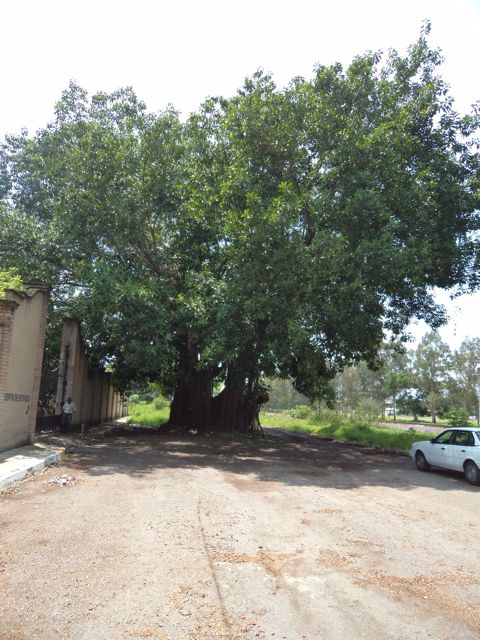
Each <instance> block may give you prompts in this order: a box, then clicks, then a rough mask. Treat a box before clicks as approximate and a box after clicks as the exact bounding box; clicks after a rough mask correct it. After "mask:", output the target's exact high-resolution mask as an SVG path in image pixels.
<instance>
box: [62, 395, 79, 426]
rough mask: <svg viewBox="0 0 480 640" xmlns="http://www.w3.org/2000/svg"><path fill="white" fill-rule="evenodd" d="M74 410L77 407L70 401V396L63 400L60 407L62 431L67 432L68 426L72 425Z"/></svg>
mask: <svg viewBox="0 0 480 640" xmlns="http://www.w3.org/2000/svg"><path fill="white" fill-rule="evenodd" d="M76 410H77V407H76V406H75V403H74V402H72V399H71V398H67V401H66V402H64V404H63V407H62V425H63V429H64V431H66V432H67V433H68V432H69V431H70V427H71V426H72V422H73V414H74V413H75V411H76Z"/></svg>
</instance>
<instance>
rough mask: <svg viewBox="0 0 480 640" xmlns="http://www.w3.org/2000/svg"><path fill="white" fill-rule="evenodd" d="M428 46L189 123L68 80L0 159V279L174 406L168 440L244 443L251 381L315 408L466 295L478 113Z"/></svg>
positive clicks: (321, 71)
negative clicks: (187, 432)
mask: <svg viewBox="0 0 480 640" xmlns="http://www.w3.org/2000/svg"><path fill="white" fill-rule="evenodd" d="M426 31H428V28H427V29H426V30H425V33H422V35H421V37H420V39H419V40H418V42H417V43H415V44H414V45H413V46H412V47H411V48H410V49H409V52H408V54H407V55H406V56H405V57H400V56H399V55H398V54H397V53H395V52H391V53H390V54H389V56H388V57H387V59H386V60H382V58H381V56H380V55H379V54H366V55H364V56H360V57H358V58H356V59H355V60H354V61H353V62H352V64H351V65H350V66H349V67H348V68H347V69H345V70H344V69H343V68H342V67H341V66H340V65H334V66H331V67H319V68H318V69H317V70H316V72H315V75H314V78H313V79H312V80H311V81H306V80H303V79H296V80H294V81H293V82H292V83H291V85H290V86H289V87H287V88H286V89H281V90H280V89H278V88H277V87H276V86H275V84H274V83H273V81H272V79H271V78H270V77H269V76H265V75H263V74H262V73H257V74H255V75H254V76H253V77H252V78H251V79H248V80H247V81H246V82H245V85H244V86H243V87H242V89H241V90H240V91H239V92H238V94H237V95H236V96H234V97H233V98H231V99H228V100H227V99H223V98H213V99H210V100H208V101H206V103H205V104H204V105H203V106H202V107H201V109H200V110H199V111H198V113H196V114H193V115H192V116H191V117H190V118H189V119H188V120H187V121H185V122H182V121H181V120H180V119H179V117H178V115H177V114H176V113H175V112H174V111H173V110H169V111H166V112H164V113H160V114H150V113H148V112H147V111H146V108H145V106H144V105H143V104H142V103H141V102H139V101H138V99H137V98H136V96H135V95H134V94H133V92H132V91H131V90H122V91H119V92H115V93H114V94H111V95H107V94H98V95H95V96H93V98H92V99H91V100H89V99H88V96H87V95H86V94H85V92H84V91H82V90H81V89H80V88H79V87H77V86H76V85H74V84H72V85H71V86H70V88H69V90H68V91H66V92H65V94H64V95H63V97H62V100H61V101H60V102H59V104H58V105H57V109H56V118H55V120H54V122H53V123H51V124H50V125H49V126H48V127H47V128H45V129H44V130H42V131H39V132H38V133H37V134H36V135H35V136H34V137H29V136H28V135H27V134H22V135H21V136H18V137H10V138H8V139H7V140H6V142H5V144H4V145H3V148H2V168H1V174H0V176H1V177H0V189H1V192H2V195H3V202H4V205H5V206H4V209H3V210H2V213H1V216H2V219H1V221H0V222H1V226H0V234H1V238H2V249H1V251H0V266H2V267H11V266H16V267H18V268H19V269H20V271H21V273H22V275H24V277H32V276H35V277H37V278H38V277H42V278H47V279H49V280H51V281H53V282H54V283H55V284H56V295H57V296H58V302H59V304H60V303H61V304H64V305H66V307H68V308H69V309H70V311H71V313H75V314H77V315H78V316H80V317H81V318H82V319H83V320H84V323H85V334H86V337H87V338H88V342H89V345H90V347H91V350H92V353H93V354H94V355H96V356H97V357H98V359H99V360H102V361H108V362H109V363H110V365H111V366H112V367H113V369H114V371H115V375H116V379H117V381H118V384H119V385H123V386H124V387H128V384H129V382H130V381H132V380H135V379H150V380H157V381H160V382H161V383H162V384H163V386H164V388H165V389H166V390H168V391H169V392H171V393H172V394H173V401H172V406H171V416H170V423H171V424H172V425H174V426H180V427H189V428H191V427H195V428H199V429H208V428H224V429H228V428H231V429H236V430H245V429H252V428H255V426H256V425H257V423H258V409H259V406H260V404H261V403H262V402H264V401H265V400H266V392H265V389H264V386H263V383H262V379H263V376H265V375H267V376H275V375H276V376H280V377H291V378H292V379H293V381H294V384H295V386H296V388H297V389H298V390H299V391H300V392H302V393H304V394H305V395H307V396H310V397H315V398H319V397H321V395H322V393H323V390H324V389H326V388H327V383H328V381H329V380H330V379H331V378H332V376H333V375H334V374H335V373H336V371H338V370H340V369H342V368H343V367H344V366H346V365H348V364H350V363H352V362H355V361H358V360H360V359H365V360H367V361H368V362H370V363H372V364H373V363H374V362H375V360H376V353H377V349H378V347H379V345H380V343H381V342H382V340H383V338H384V333H385V331H387V332H389V334H390V335H391V336H393V337H395V338H398V337H400V338H401V337H402V336H403V335H404V332H405V327H406V325H407V324H408V322H409V321H410V320H411V319H412V318H413V317H417V318H423V319H425V320H427V322H429V323H430V324H431V325H432V326H434V327H435V326H437V325H438V324H439V323H441V322H442V320H443V319H444V317H443V313H442V309H441V308H438V307H436V306H435V304H434V303H433V300H432V297H431V295H430V291H431V287H433V286H439V287H451V286H454V285H460V286H463V287H473V286H475V285H476V279H477V269H476V260H477V251H478V247H477V244H476V243H477V240H476V235H475V232H476V230H477V229H478V217H477V213H476V206H477V204H478V201H477V193H476V187H475V180H476V176H477V174H476V171H477V155H476V146H475V144H476V143H475V140H474V137H473V136H474V134H475V132H476V129H477V120H476V119H475V117H474V116H472V117H460V116H459V115H458V114H456V112H455V111H454V109H453V103H452V100H451V98H450V97H449V95H448V92H447V88H446V86H445V84H444V83H443V82H442V80H441V79H440V78H439V77H438V76H437V75H436V68H437V67H438V65H439V64H440V62H441V58H440V55H439V53H438V52H436V51H432V50H431V49H429V47H428V44H427V41H426ZM214 388H220V389H221V391H220V393H218V394H217V395H215V396H214V393H213V390H214Z"/></svg>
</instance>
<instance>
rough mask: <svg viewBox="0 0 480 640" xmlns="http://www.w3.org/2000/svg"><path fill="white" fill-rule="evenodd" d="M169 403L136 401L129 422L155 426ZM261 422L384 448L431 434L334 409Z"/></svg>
mask: <svg viewBox="0 0 480 640" xmlns="http://www.w3.org/2000/svg"><path fill="white" fill-rule="evenodd" d="M168 414H169V406H168V404H166V403H163V404H162V403H158V402H157V406H155V404H154V403H149V402H138V403H135V404H131V405H130V415H129V417H128V423H129V424H141V425H144V426H149V427H157V426H159V425H161V424H163V423H164V422H167V420H168ZM260 419H261V423H262V425H264V426H268V427H281V428H283V429H291V430H292V431H299V432H301V433H308V434H309V435H313V436H318V437H320V438H333V439H335V440H342V441H344V442H357V443H359V444H366V445H370V446H372V447H379V448H384V449H400V450H403V451H408V449H409V448H410V446H411V444H412V442H415V441H416V440H427V439H429V438H431V437H433V436H434V435H435V434H434V433H419V432H416V431H410V430H408V431H404V430H400V429H395V428H394V426H393V425H392V428H390V427H379V426H376V425H375V424H373V423H371V422H369V421H368V420H366V419H363V420H352V419H347V418H345V417H343V416H340V415H339V414H336V413H334V412H326V413H325V414H324V415H322V416H320V418H293V417H292V416H290V415H289V414H287V413H262V414H261V416H260Z"/></svg>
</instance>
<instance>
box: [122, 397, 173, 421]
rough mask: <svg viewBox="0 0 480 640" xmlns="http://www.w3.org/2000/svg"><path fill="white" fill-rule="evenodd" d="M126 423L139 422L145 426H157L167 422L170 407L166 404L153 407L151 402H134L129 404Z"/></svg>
mask: <svg viewBox="0 0 480 640" xmlns="http://www.w3.org/2000/svg"><path fill="white" fill-rule="evenodd" d="M129 408H130V413H129V416H128V424H141V425H144V426H146V427H158V426H159V425H161V424H163V423H164V422H167V420H168V414H169V413H170V407H169V406H168V404H165V405H163V406H162V405H160V406H159V405H158V404H157V407H155V404H154V403H153V402H136V403H135V404H130V406H129Z"/></svg>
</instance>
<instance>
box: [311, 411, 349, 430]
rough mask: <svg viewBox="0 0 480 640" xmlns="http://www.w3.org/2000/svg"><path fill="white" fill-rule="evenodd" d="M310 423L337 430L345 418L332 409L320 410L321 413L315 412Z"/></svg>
mask: <svg viewBox="0 0 480 640" xmlns="http://www.w3.org/2000/svg"><path fill="white" fill-rule="evenodd" d="M312 422H314V423H315V424H321V425H326V426H329V427H333V428H337V427H339V426H340V425H341V424H342V423H343V422H345V416H343V415H342V414H340V413H338V412H337V411H334V410H333V409H322V410H321V411H317V413H316V414H315V416H314V417H313V419H312Z"/></svg>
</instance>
